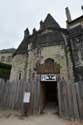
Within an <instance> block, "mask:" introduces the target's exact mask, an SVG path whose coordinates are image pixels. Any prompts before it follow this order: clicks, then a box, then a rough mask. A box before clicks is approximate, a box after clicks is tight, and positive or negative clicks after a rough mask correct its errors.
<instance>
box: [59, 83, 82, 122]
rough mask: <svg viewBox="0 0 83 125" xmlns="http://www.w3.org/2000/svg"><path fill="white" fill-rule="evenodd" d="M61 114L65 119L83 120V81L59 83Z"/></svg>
mask: <svg viewBox="0 0 83 125" xmlns="http://www.w3.org/2000/svg"><path fill="white" fill-rule="evenodd" d="M58 96H59V97H58V98H59V114H60V116H61V117H63V118H65V119H71V120H83V81H80V82H78V83H73V84H66V83H65V82H59V83H58Z"/></svg>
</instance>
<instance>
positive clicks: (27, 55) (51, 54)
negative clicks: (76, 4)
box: [10, 14, 83, 82]
mask: <svg viewBox="0 0 83 125" xmlns="http://www.w3.org/2000/svg"><path fill="white" fill-rule="evenodd" d="M82 30H83V17H79V18H77V19H75V20H73V21H72V20H71V21H70V22H68V21H67V29H63V28H61V27H60V26H59V24H58V23H57V22H56V21H55V20H54V19H53V17H52V16H51V15H50V14H48V15H47V17H46V19H45V21H44V22H42V21H41V22H40V29H39V30H38V31H36V30H35V29H34V30H33V34H32V35H30V34H29V30H28V29H26V30H25V32H24V39H23V41H22V42H21V44H20V45H19V47H18V49H17V50H16V52H15V53H14V54H13V63H12V65H13V66H12V71H11V77H10V81H12V80H19V79H20V78H19V77H21V79H24V80H27V81H28V80H29V79H30V77H29V75H30V74H31V76H32V74H33V73H34V72H37V70H36V69H37V65H38V64H42V63H43V64H44V62H45V60H46V59H49V58H50V59H53V60H54V62H55V63H57V64H59V65H60V74H58V75H60V77H64V79H65V80H66V81H67V82H69V81H71V82H73V81H78V80H80V79H83V74H82V72H83V71H81V70H83V47H82V38H83V35H82ZM19 75H21V76H19ZM31 79H32V77H31Z"/></svg>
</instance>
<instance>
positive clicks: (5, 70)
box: [0, 63, 11, 79]
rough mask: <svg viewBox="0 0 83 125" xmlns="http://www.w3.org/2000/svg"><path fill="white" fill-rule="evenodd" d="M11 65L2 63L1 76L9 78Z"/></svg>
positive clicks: (0, 65) (0, 66)
mask: <svg viewBox="0 0 83 125" xmlns="http://www.w3.org/2000/svg"><path fill="white" fill-rule="evenodd" d="M10 71H11V66H10V65H7V64H3V63H0V78H3V79H9V77H10Z"/></svg>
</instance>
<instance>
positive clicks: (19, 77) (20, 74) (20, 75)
mask: <svg viewBox="0 0 83 125" xmlns="http://www.w3.org/2000/svg"><path fill="white" fill-rule="evenodd" d="M21 77H22V73H21V72H19V76H18V79H19V80H21Z"/></svg>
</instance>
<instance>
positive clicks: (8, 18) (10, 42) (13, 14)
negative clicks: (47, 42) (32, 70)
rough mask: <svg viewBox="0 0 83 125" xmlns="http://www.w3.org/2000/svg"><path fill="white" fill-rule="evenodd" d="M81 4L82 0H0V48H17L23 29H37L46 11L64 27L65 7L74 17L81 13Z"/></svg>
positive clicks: (82, 3)
mask: <svg viewBox="0 0 83 125" xmlns="http://www.w3.org/2000/svg"><path fill="white" fill-rule="evenodd" d="M81 5H83V0H0V49H6V48H12V47H15V48H17V47H18V45H19V44H20V42H21V41H22V39H23V35H24V30H25V29H26V28H27V27H28V28H29V30H30V33H31V32H32V29H33V28H34V27H35V28H36V29H38V27H39V22H40V21H41V20H44V19H45V17H46V15H47V14H48V13H51V15H52V16H53V17H54V18H55V19H56V21H57V22H58V23H59V24H60V25H61V26H62V27H64V28H65V20H66V16H65V7H66V6H69V9H70V12H71V16H72V18H73V19H74V18H76V17H78V16H81V15H82V14H83V12H82V10H81Z"/></svg>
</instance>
